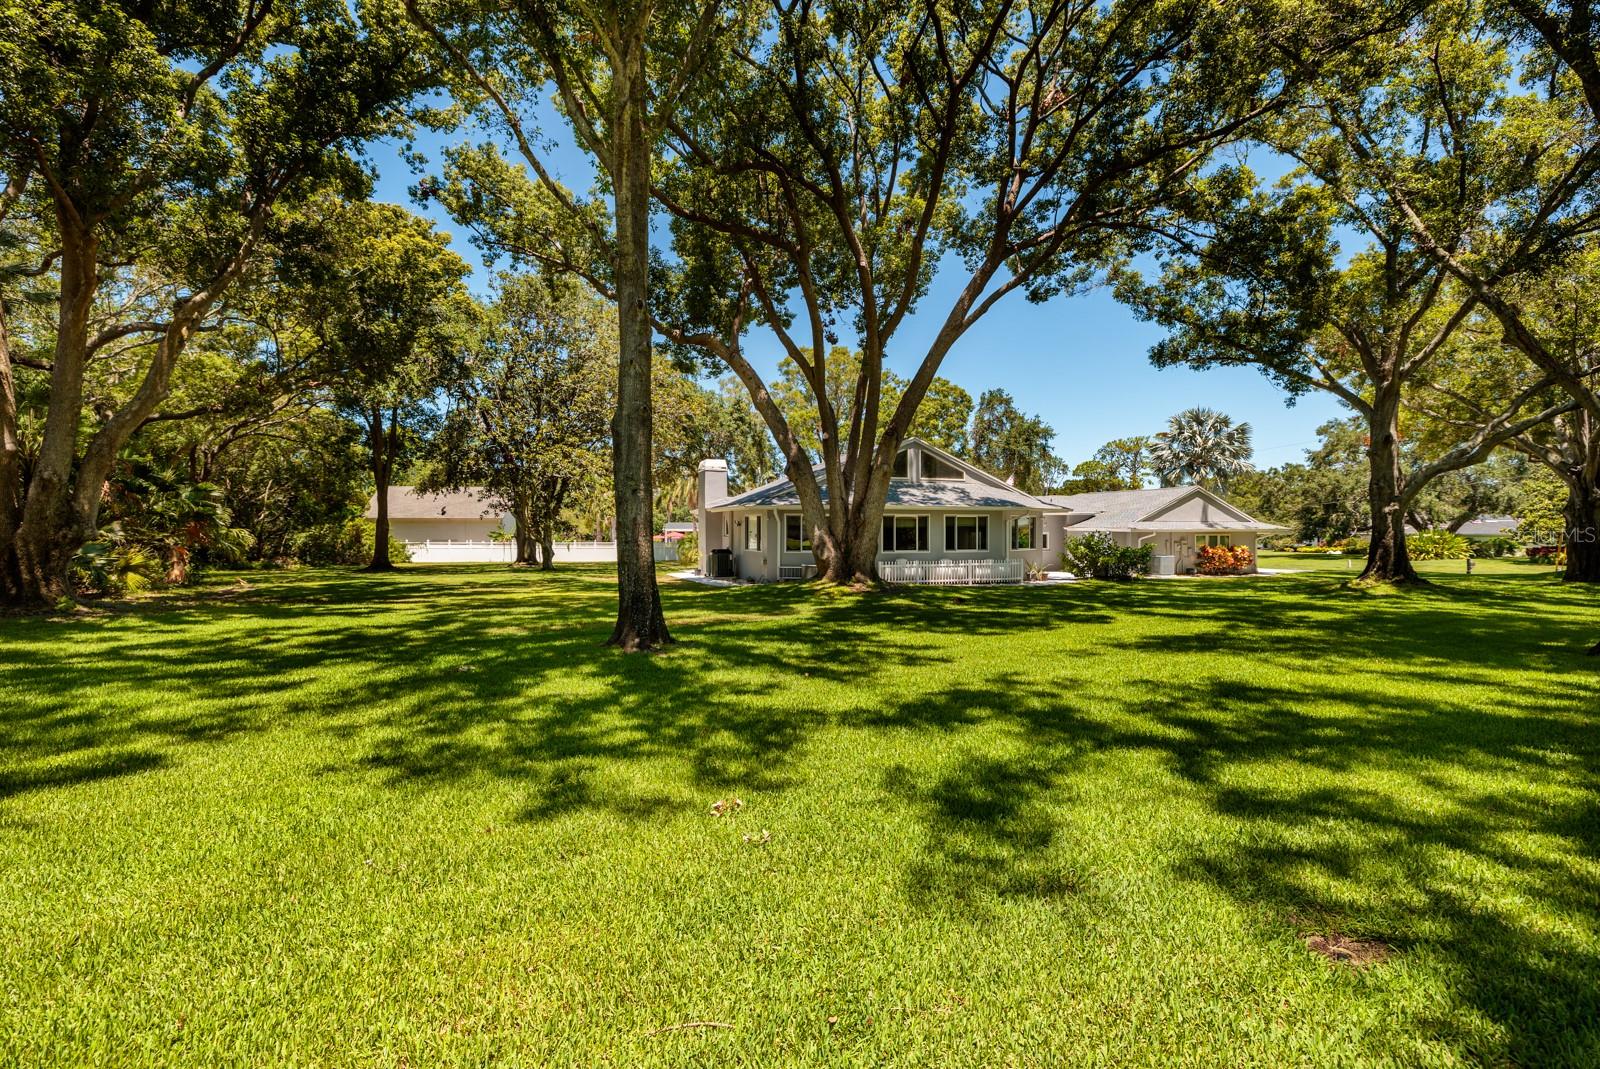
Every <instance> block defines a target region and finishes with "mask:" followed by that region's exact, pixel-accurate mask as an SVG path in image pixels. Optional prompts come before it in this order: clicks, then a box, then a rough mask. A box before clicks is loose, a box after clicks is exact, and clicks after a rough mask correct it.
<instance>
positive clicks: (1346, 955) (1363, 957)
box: [1306, 932, 1391, 969]
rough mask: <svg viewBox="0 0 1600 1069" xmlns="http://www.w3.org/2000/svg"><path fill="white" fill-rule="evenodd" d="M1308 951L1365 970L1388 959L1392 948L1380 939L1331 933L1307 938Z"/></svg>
mask: <svg viewBox="0 0 1600 1069" xmlns="http://www.w3.org/2000/svg"><path fill="white" fill-rule="evenodd" d="M1306 949H1307V950H1309V951H1311V952H1312V953H1313V954H1321V955H1322V956H1323V957H1325V958H1327V959H1328V960H1329V961H1334V962H1338V963H1339V964H1341V965H1348V966H1350V967H1351V968H1352V969H1364V968H1366V967H1367V966H1368V965H1377V964H1379V963H1380V962H1383V961H1385V960H1387V959H1388V957H1389V954H1390V953H1391V948H1390V946H1389V944H1388V943H1385V942H1383V941H1382V940H1379V939H1351V938H1350V937H1349V936H1345V935H1339V934H1338V933H1337V932H1331V933H1329V934H1328V935H1311V936H1307V937H1306Z"/></svg>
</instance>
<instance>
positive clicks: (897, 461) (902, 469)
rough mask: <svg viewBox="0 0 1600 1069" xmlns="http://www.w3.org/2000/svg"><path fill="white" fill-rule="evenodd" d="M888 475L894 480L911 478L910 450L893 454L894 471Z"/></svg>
mask: <svg viewBox="0 0 1600 1069" xmlns="http://www.w3.org/2000/svg"><path fill="white" fill-rule="evenodd" d="M889 474H890V477H892V478H895V479H909V478H911V450H909V449H902V450H900V452H898V453H896V454H895V456H894V470H893V471H891V472H890V473H889Z"/></svg>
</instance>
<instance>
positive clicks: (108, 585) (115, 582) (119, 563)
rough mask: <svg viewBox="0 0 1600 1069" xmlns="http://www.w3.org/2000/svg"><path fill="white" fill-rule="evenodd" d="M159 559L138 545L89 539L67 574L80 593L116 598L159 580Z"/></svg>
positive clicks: (142, 588)
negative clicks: (90, 540)
mask: <svg viewBox="0 0 1600 1069" xmlns="http://www.w3.org/2000/svg"><path fill="white" fill-rule="evenodd" d="M162 570H163V569H162V565H161V558H160V557H158V556H156V554H154V553H152V552H150V550H148V549H146V548H145V547H143V546H139V545H118V544H116V543H115V542H111V541H103V542H90V543H89V544H87V545H86V546H84V547H83V548H82V549H80V550H78V552H77V555H76V556H74V557H73V558H72V564H71V565H70V566H69V568H68V575H69V577H70V578H71V580H72V585H73V587H74V588H75V589H76V590H77V591H78V592H79V593H81V594H98V595H101V596H103V597H118V596H121V595H123V594H137V593H139V592H140V591H143V590H149V589H150V588H151V587H153V586H155V585H156V583H157V582H159V581H160V579H161V573H162Z"/></svg>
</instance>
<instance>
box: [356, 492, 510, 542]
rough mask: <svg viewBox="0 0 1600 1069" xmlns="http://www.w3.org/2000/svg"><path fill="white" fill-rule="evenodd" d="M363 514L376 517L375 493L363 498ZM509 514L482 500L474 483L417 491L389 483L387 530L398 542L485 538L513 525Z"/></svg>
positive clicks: (508, 530)
mask: <svg viewBox="0 0 1600 1069" xmlns="http://www.w3.org/2000/svg"><path fill="white" fill-rule="evenodd" d="M365 516H366V518H367V519H369V520H375V519H377V518H378V495H377V494H373V495H372V496H371V497H370V498H368V499H367V511H366V513H365ZM514 526H515V525H514V523H513V521H512V519H511V517H510V515H508V514H506V513H505V512H504V511H503V510H502V509H500V508H499V507H498V506H497V505H492V504H489V503H488V502H486V501H485V500H484V492H483V491H482V490H481V489H479V488H478V487H468V488H467V489H465V490H462V491H460V492H459V493H453V494H423V493H418V492H417V488H416V487H414V486H391V487H389V533H390V535H391V536H392V537H393V538H394V539H395V540H396V541H400V542H487V541H489V532H490V531H493V530H495V529H496V528H498V529H500V530H503V531H506V532H508V533H509V532H510V531H512V530H513V529H514Z"/></svg>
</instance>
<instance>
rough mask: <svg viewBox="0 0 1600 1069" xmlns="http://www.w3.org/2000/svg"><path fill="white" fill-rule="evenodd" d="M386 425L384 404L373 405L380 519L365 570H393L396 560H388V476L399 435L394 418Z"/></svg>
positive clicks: (370, 417)
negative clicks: (368, 562) (370, 557)
mask: <svg viewBox="0 0 1600 1069" xmlns="http://www.w3.org/2000/svg"><path fill="white" fill-rule="evenodd" d="M392 416H393V414H391V418H390V420H389V421H388V422H389V426H388V427H387V428H385V427H384V418H383V407H382V406H381V405H373V406H372V407H371V410H370V411H369V412H368V414H367V440H368V442H369V443H370V445H371V449H372V481H373V483H374V485H375V486H376V487H377V506H378V518H377V522H376V523H375V524H374V530H373V535H372V563H371V564H368V565H367V566H366V568H365V569H364V570H365V571H369V572H390V571H393V570H394V561H392V560H390V559H389V478H390V475H391V473H392V472H393V470H394V446H395V443H396V438H397V433H398V432H397V431H396V428H395V421H394V419H393V418H392Z"/></svg>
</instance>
